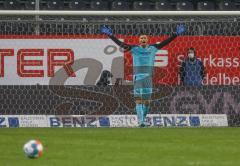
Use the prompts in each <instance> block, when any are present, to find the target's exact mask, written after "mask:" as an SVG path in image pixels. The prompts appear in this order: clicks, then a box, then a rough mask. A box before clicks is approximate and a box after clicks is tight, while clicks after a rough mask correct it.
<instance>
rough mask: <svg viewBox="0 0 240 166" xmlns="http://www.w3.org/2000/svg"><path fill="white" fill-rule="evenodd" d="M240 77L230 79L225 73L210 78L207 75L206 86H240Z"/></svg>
mask: <svg viewBox="0 0 240 166" xmlns="http://www.w3.org/2000/svg"><path fill="white" fill-rule="evenodd" d="M239 83H240V77H238V76H234V77H233V76H232V77H228V76H227V75H226V74H225V73H218V74H216V75H215V76H212V77H209V75H208V74H206V77H205V80H204V85H239Z"/></svg>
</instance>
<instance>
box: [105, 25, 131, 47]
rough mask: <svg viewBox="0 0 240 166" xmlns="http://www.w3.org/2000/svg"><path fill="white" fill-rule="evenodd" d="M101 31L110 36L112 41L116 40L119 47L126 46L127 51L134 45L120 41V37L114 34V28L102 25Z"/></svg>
mask: <svg viewBox="0 0 240 166" xmlns="http://www.w3.org/2000/svg"><path fill="white" fill-rule="evenodd" d="M101 32H102V33H104V34H106V35H108V37H109V38H110V39H112V41H114V42H115V43H116V44H117V45H118V46H119V47H121V48H124V50H125V51H129V50H131V48H132V47H133V46H132V45H129V44H126V43H124V42H122V41H120V40H119V39H118V38H116V37H115V36H114V35H113V32H112V29H111V28H109V27H107V26H105V25H104V26H102V27H101Z"/></svg>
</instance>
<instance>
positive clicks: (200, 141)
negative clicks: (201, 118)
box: [0, 128, 240, 166]
mask: <svg viewBox="0 0 240 166" xmlns="http://www.w3.org/2000/svg"><path fill="white" fill-rule="evenodd" d="M29 139H39V140H41V141H42V143H43V145H44V148H45V149H44V155H43V156H42V157H41V158H39V159H28V158H27V157H25V155H24V153H23V151H22V147H23V144H24V143H25V142H26V141H28V140H29ZM239 154H240V128H142V129H141V128H130V129H126V128H98V129H96V128H95V129H94V128H88V129H77V128H61V129H60V128H36V129H35V128H34V129H33V128H29V129H27V128H18V129H0V165H1V166H237V165H240V157H239Z"/></svg>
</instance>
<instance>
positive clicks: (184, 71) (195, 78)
mask: <svg viewBox="0 0 240 166" xmlns="http://www.w3.org/2000/svg"><path fill="white" fill-rule="evenodd" d="M204 76H205V72H204V66H203V63H202V62H201V61H200V60H199V59H197V58H196V59H195V61H191V60H190V59H189V58H187V59H186V60H185V61H184V62H182V66H181V68H180V77H181V81H182V83H183V85H186V86H200V85H202V80H203V78H204Z"/></svg>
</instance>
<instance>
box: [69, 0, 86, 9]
mask: <svg viewBox="0 0 240 166" xmlns="http://www.w3.org/2000/svg"><path fill="white" fill-rule="evenodd" d="M69 9H70V10H86V9H87V3H86V1H83V0H72V1H70V3H69Z"/></svg>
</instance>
